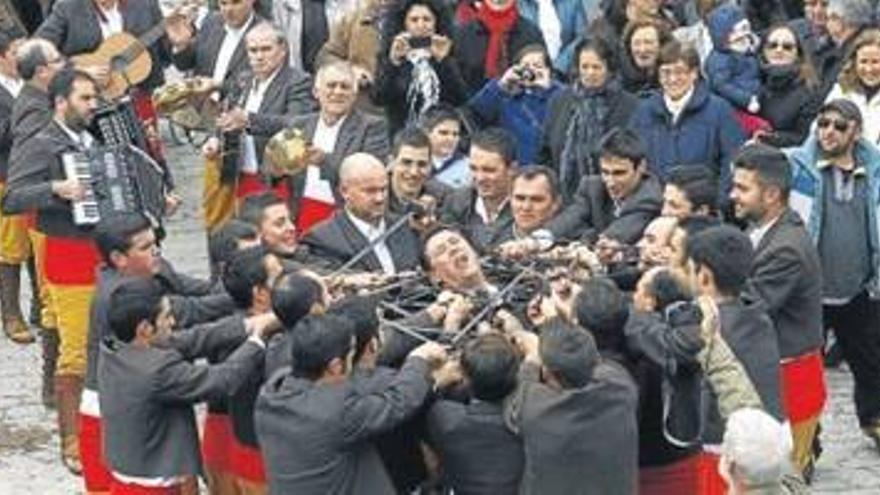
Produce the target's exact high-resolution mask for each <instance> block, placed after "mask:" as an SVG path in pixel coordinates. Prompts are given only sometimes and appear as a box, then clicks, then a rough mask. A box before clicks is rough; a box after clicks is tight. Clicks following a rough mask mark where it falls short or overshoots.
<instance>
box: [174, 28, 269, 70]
mask: <svg viewBox="0 0 880 495" xmlns="http://www.w3.org/2000/svg"><path fill="white" fill-rule="evenodd" d="M259 22H260V18H258V17H257V16H256V15H254V18H253V19H252V20H251V23H250V24H248V26H247V27H246V28H245V36H242V37H241V41H240V42H239V43H238V46H237V47H235V51H234V52H232V60H231V61H230V62H229V65H228V66H227V69H226V77H225V78H224V80H225V81H234V80H236V78H237V77H238V76H239V74H241V73H242V72H244V71H245V70H248V69H249V68H250V64H249V63H248V59H247V49H246V47H245V37H246V36H247V32H248V31H250V30H251V28H253V27H254V26H256V25H257V23H259ZM225 36H226V28H225V25H224V24H223V17H222V16H221V15H220V13H219V12H214V13H212V14H209V15H208V17H206V18H205V20H204V22H203V23H202V27H201V28H200V29H199V32H198V33H197V34H196V38H195V40H193V43H192V44H190V45H189V46H188V47H187V48H185V49H183V50H181V51H180V52H177V53H175V54H173V55H172V60H173V62H174V66H175V67H177V68H178V69H180V70H192V71H193V73H194V75H196V76H206V77H211V76H212V75H213V74H214V65H216V63H217V58H218V55H219V54H220V46H221V45H222V44H223V38H224V37H225Z"/></svg>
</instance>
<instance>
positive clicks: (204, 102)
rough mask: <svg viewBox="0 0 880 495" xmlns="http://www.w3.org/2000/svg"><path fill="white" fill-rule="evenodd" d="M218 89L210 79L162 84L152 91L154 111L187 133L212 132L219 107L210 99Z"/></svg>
mask: <svg viewBox="0 0 880 495" xmlns="http://www.w3.org/2000/svg"><path fill="white" fill-rule="evenodd" d="M218 89H219V88H218V86H217V84H216V83H215V82H214V80H212V79H211V78H209V77H193V78H188V79H184V80H181V81H176V82H172V83H167V84H164V85H163V86H161V87H159V88H157V89H156V91H154V92H153V102H154V104H155V106H156V111H157V112H159V113H160V114H162V115H164V116H165V117H167V118H168V120H170V121H171V122H173V123H175V124H177V125H179V126H181V127H183V128H184V129H187V130H196V131H206V132H208V131H212V130H213V129H214V128H215V127H216V122H217V117H218V116H219V115H220V105H219V104H218V103H217V101H216V100H215V99H214V98H212V94H213V93H214V92H215V91H217V90H218Z"/></svg>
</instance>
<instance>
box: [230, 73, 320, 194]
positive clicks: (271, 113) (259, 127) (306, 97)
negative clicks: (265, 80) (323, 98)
mask: <svg viewBox="0 0 880 495" xmlns="http://www.w3.org/2000/svg"><path fill="white" fill-rule="evenodd" d="M240 77H242V78H243V79H244V87H243V88H242V89H243V94H244V95H249V94H250V92H251V90H252V88H253V87H254V81H255V78H254V77H253V75H252V74H250V73H247V76H245V74H241V75H240ZM246 102H247V98H246V96H243V97H242V105H244V104H245V103H246ZM316 108H317V103H316V102H315V99H314V97H313V96H312V78H311V77H310V76H309V75H308V74H306V73H304V72H302V71H299V70H294V69H291V68H290V67H287V66H283V67H281V68H280V69H279V71H278V74H276V75H275V78H274V79H272V82H271V83H269V87H268V88H266V93H265V94H264V95H263V100H262V101H261V102H260V108H259V109H258V111H256V112H250V113H249V114H248V120H249V123H250V127H249V128H248V129H247V132H248V133H249V134H250V135H251V136H253V138H254V147H255V148H256V154H257V161H258V162H259V163H260V165H261V168H262V163H263V152H264V151H265V150H266V144H267V143H268V142H269V139H271V138H272V136H274V135H275V134H276V133H277V132H278V131H280V130H282V129H283V128H284V126H285V124H286V123H287V122H288V121H289V119H291V118H293V117H296V116H299V115H304V114H307V113H310V112H312V111H314V110H315V109H316ZM241 143H242V145H243V143H244V142H243V141H242V142H241ZM239 156H242V157H243V153H239ZM261 172H263V173H265V171H264V170H261ZM230 175H231V174H230ZM231 178H232V177H230V179H231Z"/></svg>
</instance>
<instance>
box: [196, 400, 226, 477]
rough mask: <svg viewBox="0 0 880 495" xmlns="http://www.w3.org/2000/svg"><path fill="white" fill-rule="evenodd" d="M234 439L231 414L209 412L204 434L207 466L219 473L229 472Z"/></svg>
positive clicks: (203, 447) (203, 445)
mask: <svg viewBox="0 0 880 495" xmlns="http://www.w3.org/2000/svg"><path fill="white" fill-rule="evenodd" d="M233 439H234V435H233V434H232V423H231V422H230V420H229V416H227V415H226V414H217V413H210V412H209V413H208V415H207V416H206V417H205V431H204V433H203V434H202V459H203V460H204V462H205V467H206V468H208V469H210V470H211V471H214V472H218V473H228V472H229V469H230V466H231V464H232V463H231V460H232V455H231V452H232V443H233V441H234V440H233Z"/></svg>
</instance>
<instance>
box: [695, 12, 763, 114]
mask: <svg viewBox="0 0 880 495" xmlns="http://www.w3.org/2000/svg"><path fill="white" fill-rule="evenodd" d="M743 20H745V15H744V14H743V11H742V9H740V8H739V7H736V6H734V5H730V4H725V5H722V6H720V7H718V8H716V9H715V10H713V11H712V13H711V14H709V19H708V27H709V34H710V35H711V36H712V45H713V49H712V52H711V53H710V54H709V57H708V58H707V59H706V64H705V68H704V69H705V72H706V79H707V80H708V82H709V87H710V88H711V90H712V92H714V93H717V94H718V95H719V96H721V97H722V98H724V99H725V100H727V101H729V102H730V103H731V104H733V105H734V106H736V107H739V108H745V107H747V106H748V105H749V100H751V99H752V97H753V96H757V95H758V92H759V91H760V89H761V74H760V67H759V64H758V57H757V56H756V55H755V54H754V53H736V52H734V51H732V50H730V49H729V48H727V46H728V37H729V36H730V33H731V32H732V31H733V28H734V27H735V26H736V25H737V24H739V23H740V22H741V21H743Z"/></svg>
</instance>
